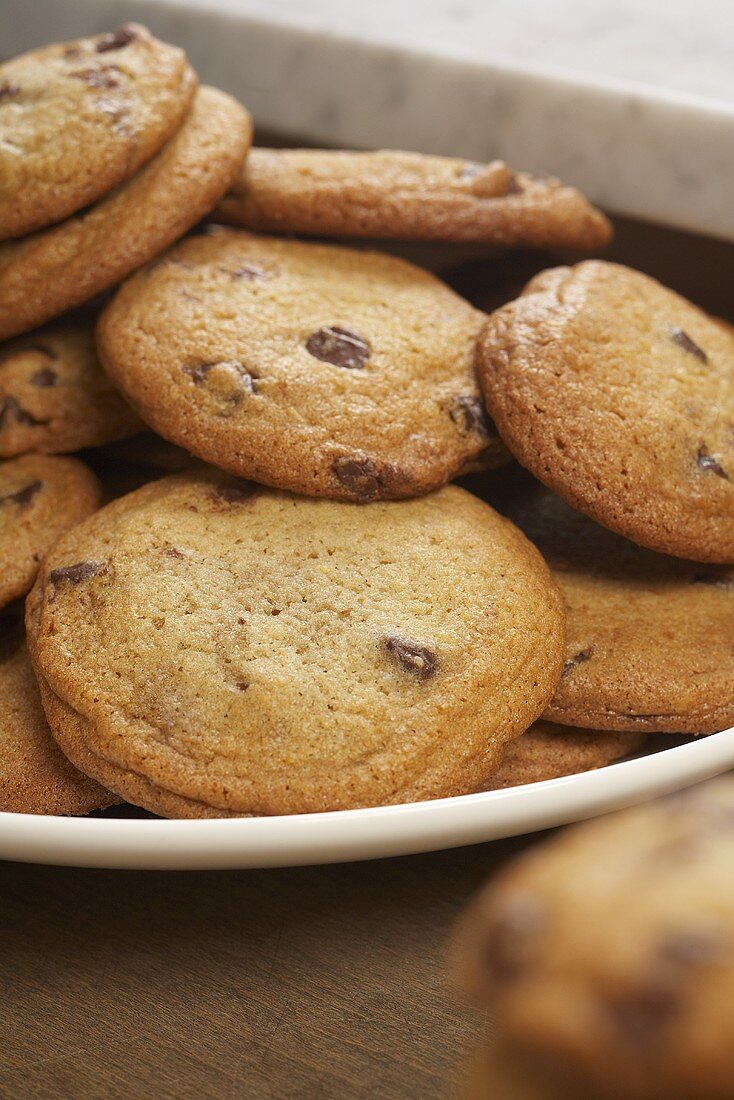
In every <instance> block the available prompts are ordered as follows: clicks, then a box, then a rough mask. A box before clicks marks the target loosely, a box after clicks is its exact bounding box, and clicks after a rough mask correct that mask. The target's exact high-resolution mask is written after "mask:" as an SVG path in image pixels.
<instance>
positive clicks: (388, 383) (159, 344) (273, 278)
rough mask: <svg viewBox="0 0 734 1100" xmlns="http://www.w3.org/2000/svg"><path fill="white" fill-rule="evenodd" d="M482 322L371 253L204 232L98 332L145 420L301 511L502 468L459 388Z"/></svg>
mask: <svg viewBox="0 0 734 1100" xmlns="http://www.w3.org/2000/svg"><path fill="white" fill-rule="evenodd" d="M483 321H484V317H483V315H482V314H481V313H479V312H478V310H475V309H473V308H472V306H470V305H469V303H468V302H466V301H464V299H463V298H460V297H459V295H457V294H455V293H454V292H453V291H452V290H450V289H449V288H448V287H447V286H445V285H444V284H443V283H442V282H441V281H440V280H439V279H437V278H436V277H435V276H433V275H431V274H429V273H428V272H427V271H423V270H422V269H421V268H418V267H415V266H414V265H413V264H409V263H406V262H405V261H403V260H398V259H396V258H395V257H393V256H388V255H386V254H384V253H381V252H372V251H358V250H356V249H352V248H340V247H337V246H334V245H320V244H312V243H306V242H303V241H294V240H282V239H278V238H275V237H259V236H255V235H254V234H252V233H244V232H242V231H239V230H228V229H222V228H219V231H218V232H217V231H215V232H214V233H211V234H207V235H205V236H192V237H189V238H188V239H187V240H185V241H183V242H182V243H181V244H179V245H177V246H176V248H174V249H171V250H170V251H169V252H168V253H166V255H165V256H163V257H161V258H160V260H158V261H156V263H155V264H154V265H152V266H151V267H148V268H145V269H144V270H143V271H140V272H139V273H138V274H137V275H135V276H133V277H132V278H131V279H129V280H128V281H127V282H126V283H125V284H124V285H123V286H122V287H121V288H120V290H119V291H118V293H117V295H116V296H115V298H114V299H113V300H112V301H111V302H110V304H109V305H108V306H107V307H106V309H105V310H104V312H103V313H102V316H101V318H100V323H99V326H98V329H97V343H98V348H99V352H100V356H101V358H102V362H103V364H104V366H105V369H106V370H107V371H108V373H109V375H110V377H111V378H112V379H113V381H114V382H116V384H117V385H119V387H120V389H121V390H122V391H123V392H124V393H125V394H126V396H127V397H128V399H129V400H130V401H131V402H132V404H133V405H134V406H135V407H136V408H137V410H138V411H139V413H140V415H141V416H142V418H143V420H145V422H146V423H147V424H149V425H150V426H151V427H152V428H154V429H155V430H156V431H157V432H159V433H160V434H161V435H163V436H165V438H166V439H170V440H171V441H172V442H174V443H177V444H179V445H180V446H182V447H185V448H186V449H187V450H190V451H191V452H193V453H194V454H196V455H197V456H198V457H199V458H201V459H203V460H204V461H205V462H211V463H212V464H213V465H215V466H218V467H220V468H221V469H224V470H227V471H229V472H230V473H233V474H237V475H238V476H240V477H248V478H252V480H254V481H257V482H259V483H261V484H264V485H272V486H276V487H278V488H281V489H286V490H289V491H290V492H296V493H302V494H305V495H308V496H325V497H331V498H333V499H339V500H346V501H358V502H360V503H367V502H369V501H374V500H392V499H399V498H403V497H413V496H420V495H421V494H424V493H427V492H430V491H431V490H432V489H436V488H438V487H440V486H441V485H443V484H445V483H446V482H447V481H450V480H451V478H453V477H455V476H457V475H458V474H459V473H463V472H464V471H465V470H467V469H468V468H471V466H472V465H473V464H474V463H476V462H480V463H482V464H485V465H486V464H489V465H498V464H502V463H503V462H505V461H506V459H507V452H506V450H505V447H504V445H503V444H502V443H501V442H500V440H499V438H498V436H497V433H496V431H495V430H494V428H493V426H492V424H491V423H490V421H489V420H488V419H487V417H486V416H485V412H484V404H483V402H482V399H481V396H480V393H479V389H478V386H477V381H476V376H475V372H474V354H475V348H476V340H477V335H478V333H479V330H480V328H481V326H482V324H483Z"/></svg>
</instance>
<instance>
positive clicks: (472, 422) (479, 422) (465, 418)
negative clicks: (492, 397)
mask: <svg viewBox="0 0 734 1100" xmlns="http://www.w3.org/2000/svg"><path fill="white" fill-rule="evenodd" d="M449 416H450V417H451V419H452V420H453V422H454V424H456V425H457V426H458V427H459V428H461V430H462V431H463V432H466V433H467V434H469V433H471V432H476V433H477V434H478V435H483V436H487V437H488V436H491V435H494V436H496V435H497V429H496V427H495V426H494V424H493V422H492V421H491V420H490V419H489V417H488V416H487V413H486V411H485V408H484V404H483V402H482V400H481V398H479V397H474V396H472V395H471V394H460V395H459V396H458V397H455V398H454V399H453V401H452V402H451V405H450V407H449Z"/></svg>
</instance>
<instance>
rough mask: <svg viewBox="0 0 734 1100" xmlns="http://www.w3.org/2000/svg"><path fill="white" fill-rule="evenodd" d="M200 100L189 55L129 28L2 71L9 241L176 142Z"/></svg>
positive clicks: (0, 194)
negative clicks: (192, 106) (196, 98)
mask: <svg viewBox="0 0 734 1100" xmlns="http://www.w3.org/2000/svg"><path fill="white" fill-rule="evenodd" d="M195 90H196V76H195V74H194V72H193V70H192V69H191V67H190V66H189V64H188V62H187V60H186V55H185V54H184V52H183V50H179V49H177V48H176V47H175V46H169V45H167V44H166V43H165V42H159V41H158V40H157V39H156V38H154V37H153V36H152V35H151V34H150V32H149V31H147V30H146V28H145V27H141V26H139V25H138V24H137V23H126V24H125V25H124V26H122V27H118V28H117V30H116V31H114V32H113V33H111V34H98V35H95V36H94V37H92V38H78V39H76V40H75V41H73V42H62V43H60V44H58V45H53V46H44V47H43V48H42V49H38V50H32V51H31V52H30V53H25V54H22V55H21V56H20V57H16V58H14V59H13V60H12V61H6V62H5V63H4V64H2V65H0V133H1V134H2V141H0V240H1V239H3V238H4V237H22V236H23V235H24V234H26V233H30V232H31V231H32V230H35V229H43V228H44V227H45V226H47V225H51V224H52V222H58V221H61V219H62V218H66V217H68V216H69V215H70V214H73V213H75V212H76V211H77V210H80V209H81V208H82V207H83V206H86V205H87V204H88V203H91V202H94V201H96V200H97V199H99V198H100V196H102V195H104V194H105V193H106V192H107V191H110V190H111V189H112V188H113V187H116V186H117V185H118V184H120V183H122V182H123V180H126V179H128V178H129V177H130V176H132V175H133V174H134V173H135V172H137V171H138V169H139V168H141V167H142V166H143V165H144V164H145V163H146V161H148V160H150V159H151V157H152V156H154V154H155V153H157V152H158V150H159V149H160V148H161V146H162V145H163V144H164V142H166V141H168V139H169V138H170V137H172V135H173V134H174V133H175V132H176V130H177V129H178V128H179V126H180V125H181V123H182V122H183V119H184V116H185V115H186V112H187V111H188V109H189V106H190V104H191V99H192V97H193V95H194V92H195Z"/></svg>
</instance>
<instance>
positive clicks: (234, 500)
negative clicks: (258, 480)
mask: <svg viewBox="0 0 734 1100" xmlns="http://www.w3.org/2000/svg"><path fill="white" fill-rule="evenodd" d="M256 495H257V489H256V487H255V486H254V485H253V484H252V482H251V481H229V482H225V484H223V485H215V486H214V488H213V489H212V491H211V493H210V496H211V498H212V499H213V500H217V501H223V502H224V503H225V504H242V503H244V501H246V500H252V498H253V497H254V496H256Z"/></svg>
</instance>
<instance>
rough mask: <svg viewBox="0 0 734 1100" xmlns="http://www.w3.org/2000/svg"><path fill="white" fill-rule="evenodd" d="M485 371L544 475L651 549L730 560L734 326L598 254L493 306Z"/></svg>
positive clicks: (516, 449)
mask: <svg viewBox="0 0 734 1100" xmlns="http://www.w3.org/2000/svg"><path fill="white" fill-rule="evenodd" d="M479 377H480V382H481V385H482V388H483V390H484V393H485V397H486V399H487V403H488V408H489V411H490V414H491V415H492V416H493V418H494V420H495V422H496V424H497V427H498V428H499V431H500V434H501V435H502V437H503V439H504V440H505V442H506V443H507V445H508V447H509V448H510V450H511V451H512V452H513V454H514V455H515V456H516V457H517V458H518V459H519V460H520V462H521V463H522V464H523V465H524V466H527V467H528V469H530V470H531V471H532V472H533V473H534V474H535V475H536V477H539V478H540V480H541V481H543V482H545V483H546V485H548V486H549V487H550V488H551V489H553V490H554V491H555V492H557V493H559V494H560V495H561V496H562V497H563V498H564V499H565V500H566V501H567V502H568V503H569V504H571V505H572V506H573V507H575V508H579V509H581V510H582V511H584V512H586V513H587V514H588V515H590V516H591V517H592V519H595V520H597V522H599V523H602V524H604V525H605V526H607V527H609V528H611V529H612V530H614V531H616V532H618V533H619V534H621V535H624V536H626V537H627V538H629V539H632V540H633V541H634V542H638V543H640V544H642V545H643V546H647V547H649V548H650V549H653V550H658V551H660V552H662V553H667V554H674V555H676V556H678V557H684V558H692V559H694V560H696V561H711V562H734V431H733V430H732V425H734V335H732V332H731V330H730V329H728V328H727V327H726V326H724V325H723V324H721V323H720V322H719V321H717V320H714V319H713V318H711V317H708V316H707V315H706V314H705V313H703V312H702V311H701V310H699V309H697V308H696V307H695V306H693V305H691V303H690V302H687V301H685V299H683V298H681V297H679V296H678V295H677V294H675V293H674V292H673V291H671V290H667V289H666V288H665V287H663V286H661V285H660V283H657V282H655V280H654V279H650V278H648V277H647V276H646V275H642V274H640V273H639V272H637V271H632V270H630V269H629V268H625V267H621V266H618V265H617V264H609V263H604V262H602V261H600V260H590V261H587V262H586V263H582V264H579V265H578V266H577V267H573V268H556V269H554V270H551V271H546V272H544V273H543V274H541V275H539V276H537V278H535V279H533V280H532V281H531V282H530V283H529V284H528V286H527V288H526V290H525V292H524V293H523V295H522V296H521V297H520V298H518V299H517V300H516V301H514V302H512V303H510V304H509V305H506V306H504V307H503V308H502V309H500V310H498V311H497V312H496V313H494V314H492V316H491V317H490V319H489V321H488V322H487V325H486V328H485V330H484V333H483V335H482V338H481V340H480V355H479Z"/></svg>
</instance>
